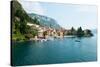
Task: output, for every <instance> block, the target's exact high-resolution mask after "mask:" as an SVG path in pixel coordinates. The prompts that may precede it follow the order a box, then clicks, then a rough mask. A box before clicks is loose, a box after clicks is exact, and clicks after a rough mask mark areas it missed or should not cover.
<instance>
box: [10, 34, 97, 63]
mask: <svg viewBox="0 0 100 67" xmlns="http://www.w3.org/2000/svg"><path fill="white" fill-rule="evenodd" d="M96 39H97V38H96V36H93V37H83V38H63V39H55V40H52V41H44V42H36V41H26V42H14V43H13V44H12V62H13V65H28V64H51V63H69V62H85V61H96V60H97V56H96V55H97V53H96V52H97V51H96V49H97V46H96V44H97V43H96V41H97V40H96Z"/></svg>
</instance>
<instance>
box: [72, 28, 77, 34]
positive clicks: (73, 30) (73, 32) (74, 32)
mask: <svg viewBox="0 0 100 67" xmlns="http://www.w3.org/2000/svg"><path fill="white" fill-rule="evenodd" d="M71 35H76V30H75V29H74V27H72V28H71Z"/></svg>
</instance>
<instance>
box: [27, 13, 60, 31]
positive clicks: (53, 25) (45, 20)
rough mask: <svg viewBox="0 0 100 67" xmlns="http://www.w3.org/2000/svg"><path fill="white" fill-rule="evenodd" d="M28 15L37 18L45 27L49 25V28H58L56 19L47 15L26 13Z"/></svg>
mask: <svg viewBox="0 0 100 67" xmlns="http://www.w3.org/2000/svg"><path fill="white" fill-rule="evenodd" d="M28 15H29V16H30V17H32V18H33V19H34V18H37V19H38V21H39V24H40V25H41V26H47V27H51V28H55V29H60V28H61V27H60V25H59V24H57V22H56V20H54V19H53V18H50V17H47V16H42V15H38V14H34V13H31V14H28Z"/></svg>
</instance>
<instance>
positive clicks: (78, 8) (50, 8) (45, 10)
mask: <svg viewBox="0 0 100 67" xmlns="http://www.w3.org/2000/svg"><path fill="white" fill-rule="evenodd" d="M20 3H21V4H22V6H23V8H24V9H25V10H26V12H27V13H36V14H40V15H45V16H48V17H51V18H54V19H55V20H56V21H57V23H58V24H59V25H61V26H62V27H64V28H68V29H69V28H71V27H72V26H73V27H75V28H77V27H80V26H81V27H82V28H84V29H85V28H88V29H91V28H92V29H95V28H97V6H94V5H73V4H59V3H46V2H32V1H23V0H21V1H20Z"/></svg>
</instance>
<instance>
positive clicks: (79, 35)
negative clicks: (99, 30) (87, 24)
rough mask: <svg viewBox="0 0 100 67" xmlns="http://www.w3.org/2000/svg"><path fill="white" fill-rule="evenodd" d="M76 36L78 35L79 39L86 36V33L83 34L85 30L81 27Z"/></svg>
mask: <svg viewBox="0 0 100 67" xmlns="http://www.w3.org/2000/svg"><path fill="white" fill-rule="evenodd" d="M76 35H77V36H78V37H82V36H83V35H84V32H83V30H82V28H81V27H79V28H78V30H77V33H76Z"/></svg>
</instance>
